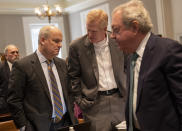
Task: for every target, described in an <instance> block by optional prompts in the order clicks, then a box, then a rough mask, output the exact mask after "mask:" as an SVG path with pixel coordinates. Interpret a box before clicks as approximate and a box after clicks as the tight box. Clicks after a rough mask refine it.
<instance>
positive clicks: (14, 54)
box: [0, 45, 19, 114]
mask: <svg viewBox="0 0 182 131" xmlns="http://www.w3.org/2000/svg"><path fill="white" fill-rule="evenodd" d="M4 54H5V60H4V61H3V62H2V63H0V114H2V113H8V112H9V109H8V105H7V103H6V97H7V91H8V81H9V75H10V71H11V69H12V64H13V63H14V62H15V61H16V60H18V59H19V50H18V48H17V47H16V46H15V45H7V46H6V47H5V49H4Z"/></svg>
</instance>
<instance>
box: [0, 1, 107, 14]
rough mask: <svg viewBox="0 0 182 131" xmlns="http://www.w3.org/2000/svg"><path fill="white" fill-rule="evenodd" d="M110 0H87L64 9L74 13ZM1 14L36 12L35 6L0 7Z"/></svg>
mask: <svg viewBox="0 0 182 131" xmlns="http://www.w3.org/2000/svg"><path fill="white" fill-rule="evenodd" d="M106 1H109V0H87V1H85V2H82V3H79V4H76V5H72V6H69V7H67V8H64V11H65V12H66V13H68V14H72V13H75V12H78V11H81V10H84V9H87V8H89V7H93V6H96V5H99V4H101V3H104V2H106ZM0 14H11V15H13V14H28V15H32V14H34V8H0Z"/></svg>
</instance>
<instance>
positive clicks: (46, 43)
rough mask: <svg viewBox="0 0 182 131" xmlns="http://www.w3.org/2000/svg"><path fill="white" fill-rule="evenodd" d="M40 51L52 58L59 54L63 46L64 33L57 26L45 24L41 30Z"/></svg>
mask: <svg viewBox="0 0 182 131" xmlns="http://www.w3.org/2000/svg"><path fill="white" fill-rule="evenodd" d="M38 42H39V51H40V52H41V53H42V54H43V55H44V56H45V57H46V58H47V59H52V58H53V57H55V56H57V55H58V54H59V50H60V48H61V47H62V43H61V42H62V33H61V31H60V30H59V29H58V28H57V27H55V26H51V25H49V26H44V27H42V28H41V29H40V32H39V41H38Z"/></svg>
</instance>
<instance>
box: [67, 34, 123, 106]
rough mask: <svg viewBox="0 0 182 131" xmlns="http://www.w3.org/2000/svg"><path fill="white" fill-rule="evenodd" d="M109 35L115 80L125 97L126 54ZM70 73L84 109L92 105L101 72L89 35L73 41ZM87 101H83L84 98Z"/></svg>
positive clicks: (69, 61)
mask: <svg viewBox="0 0 182 131" xmlns="http://www.w3.org/2000/svg"><path fill="white" fill-rule="evenodd" d="M108 36H109V48H110V54H111V61H112V67H113V72H114V77H115V81H116V84H117V87H118V88H119V91H120V94H121V96H122V97H123V98H124V99H125V97H126V88H125V73H124V55H123V53H122V52H121V51H120V50H119V48H118V45H117V44H116V42H115V40H113V39H111V38H110V33H109V32H108ZM68 73H69V77H70V78H71V84H72V91H73V96H74V97H75V101H76V103H77V104H78V105H80V107H81V108H82V109H86V108H88V107H90V106H92V104H91V103H89V101H94V100H95V99H96V97H97V94H98V84H99V72H98V65H97V60H96V55H95V51H94V46H93V43H90V42H89V40H88V38H87V35H85V36H83V37H81V38H78V39H77V40H75V41H73V42H72V43H71V45H70V49H69V58H68ZM83 99H84V101H85V102H86V101H87V103H84V104H83V103H82V102H83V101H82V100H83Z"/></svg>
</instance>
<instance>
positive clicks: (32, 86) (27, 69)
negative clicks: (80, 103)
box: [8, 26, 74, 131]
mask: <svg viewBox="0 0 182 131" xmlns="http://www.w3.org/2000/svg"><path fill="white" fill-rule="evenodd" d="M61 42H62V33H61V31H60V30H59V29H58V28H56V27H54V26H44V27H43V28H42V29H41V30H40V33H39V42H38V43H39V46H38V50H37V51H36V52H35V53H33V54H31V55H29V56H27V57H25V58H23V59H21V60H20V61H17V62H15V63H14V65H13V69H12V74H11V76H10V82H9V94H8V104H9V107H10V111H11V113H12V115H13V118H14V122H15V124H16V126H17V128H21V130H26V131H55V130H57V129H58V128H60V127H63V126H68V125H70V124H72V123H73V122H74V118H73V117H72V116H73V112H72V109H71V108H72V107H71V106H72V105H71V103H70V99H69V98H68V79H67V66H66V63H65V61H64V60H62V59H60V58H57V57H56V56H57V55H58V53H59V50H60V48H61V46H62V44H61Z"/></svg>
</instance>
